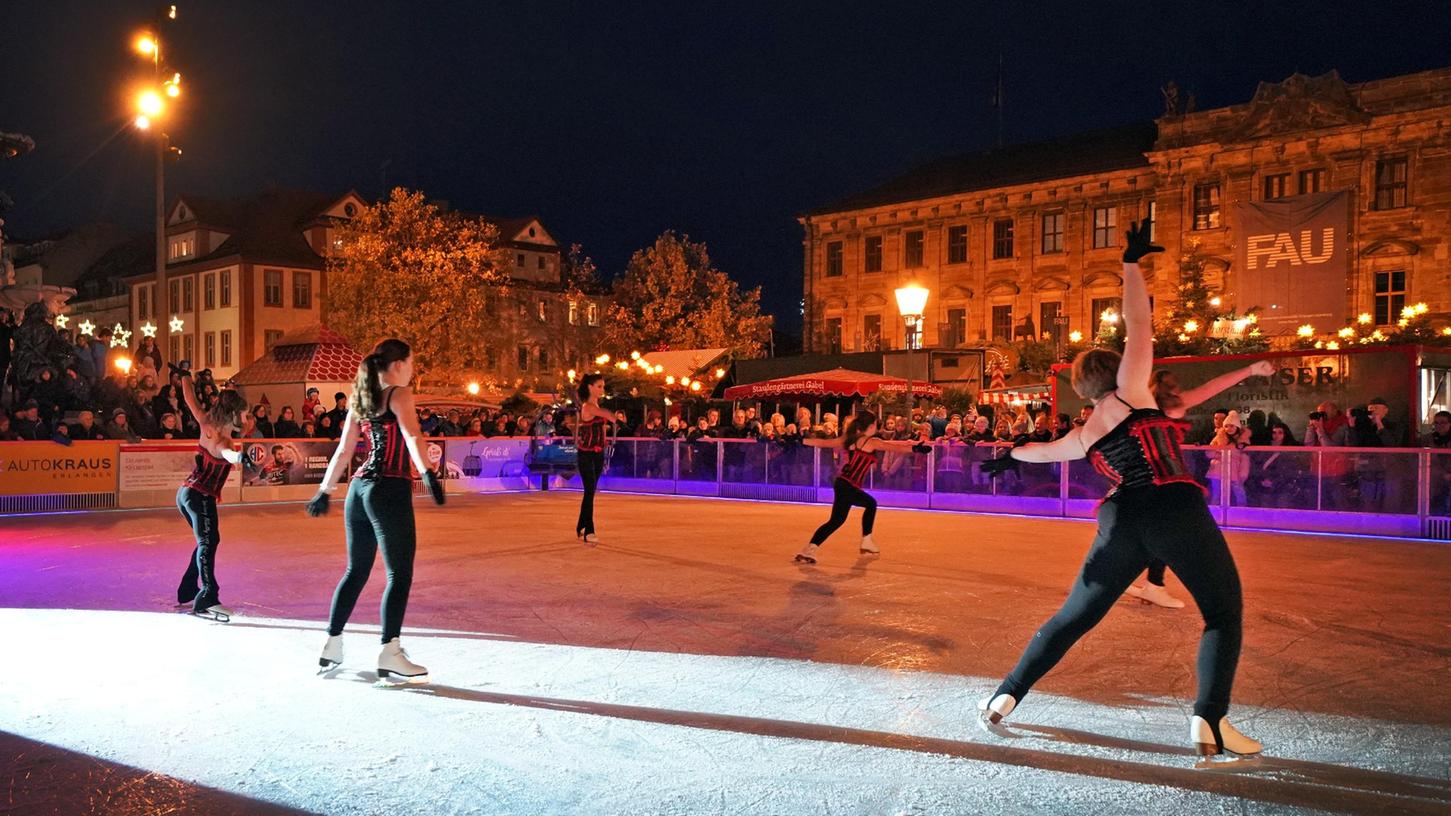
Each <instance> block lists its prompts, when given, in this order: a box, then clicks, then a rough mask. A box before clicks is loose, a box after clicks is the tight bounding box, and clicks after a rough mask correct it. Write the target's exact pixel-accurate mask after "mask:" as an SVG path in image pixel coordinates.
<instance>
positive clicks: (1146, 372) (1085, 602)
mask: <svg viewBox="0 0 1451 816" xmlns="http://www.w3.org/2000/svg"><path fill="white" fill-rule="evenodd" d="M1161 251H1163V250H1162V248H1161V247H1156V246H1153V245H1151V244H1150V243H1149V234H1148V224H1147V223H1143V224H1139V225H1135V226H1134V228H1133V229H1130V230H1129V233H1128V240H1127V242H1126V244H1125V248H1124V254H1123V261H1124V304H1123V317H1124V332H1125V343H1124V353H1123V355H1122V357H1120V355H1118V354H1116V353H1115V352H1112V351H1109V350H1106V349H1091V350H1089V351H1086V352H1083V353H1082V354H1080V355H1078V357H1077V358H1076V359H1075V360H1074V361H1073V377H1072V382H1073V389H1074V390H1075V391H1077V392H1078V394H1079V395H1080V396H1082V397H1084V398H1086V399H1089V400H1092V401H1093V403H1094V411H1093V414H1092V416H1090V417H1089V418H1088V420H1087V421H1086V422H1085V423H1084V425H1083V426H1082V427H1079V428H1075V429H1074V430H1073V431H1071V432H1070V433H1069V434H1068V435H1067V436H1065V437H1063V438H1062V439H1059V440H1057V441H1054V442H1049V443H1045V444H1027V445H1023V446H1021V447H1016V448H1013V449H1012V450H1010V451H1009V452H1008V456H1007V457H1004V458H1002V459H996V460H993V461H990V462H984V463H983V465H982V467H983V468H984V469H985V470H988V471H989V472H993V473H997V472H1001V471H1002V470H1005V469H1007V468H1010V467H1013V466H1014V463H1015V462H1017V461H1022V462H1061V461H1067V460H1072V459H1080V458H1083V457H1084V456H1089V457H1091V459H1092V461H1093V464H1094V467H1095V468H1096V469H1097V470H1099V471H1100V472H1101V473H1103V474H1104V475H1105V476H1108V477H1109V478H1110V479H1111V480H1112V481H1113V482H1114V487H1113V489H1112V490H1111V491H1110V492H1109V494H1108V496H1107V497H1106V498H1105V499H1104V500H1103V502H1102V504H1100V505H1099V509H1098V534H1097V536H1096V537H1095V538H1094V541H1093V545H1092V547H1091V548H1090V549H1089V552H1088V556H1087V558H1086V559H1085V560H1084V562H1083V567H1082V569H1081V570H1080V572H1079V576H1078V579H1077V580H1076V581H1075V582H1074V584H1073V589H1072V591H1071V592H1070V593H1069V596H1068V600H1067V601H1065V602H1064V603H1063V607H1062V608H1061V609H1059V610H1058V612H1057V614H1055V615H1054V616H1053V617H1052V618H1050V619H1049V620H1048V622H1047V623H1045V624H1044V625H1043V627H1042V628H1041V629H1039V630H1038V633H1037V634H1036V635H1035V636H1034V637H1033V640H1032V642H1031V643H1030V644H1029V645H1028V648H1027V650H1026V651H1025V652H1024V653H1023V656H1022V658H1021V659H1019V661H1018V665H1017V666H1016V667H1015V668H1014V669H1013V671H1012V672H1011V673H1009V674H1008V676H1007V678H1006V679H1004V680H1003V682H1002V685H1000V686H999V687H998V690H997V691H996V692H995V693H994V694H993V695H992V696H991V697H989V698H987V699H984V700H982V701H981V702H980V703H979V704H978V707H979V709H980V710H982V711H983V714H984V716H985V717H986V718H987V719H988V721H989V722H993V723H996V722H998V721H1000V720H1002V718H1003V717H1006V716H1007V715H1009V714H1010V713H1012V711H1013V709H1014V708H1016V707H1017V705H1018V703H1019V702H1020V701H1021V700H1022V699H1023V696H1024V695H1026V694H1027V693H1028V691H1029V690H1030V689H1032V688H1033V685H1034V684H1035V683H1037V682H1038V680H1039V679H1040V678H1041V677H1042V676H1043V675H1044V674H1047V673H1048V671H1049V670H1050V669H1052V668H1053V666H1055V665H1056V664H1057V663H1058V661H1059V660H1060V659H1062V657H1063V655H1064V654H1065V653H1066V652H1067V651H1068V649H1069V648H1070V647H1072V646H1073V644H1074V643H1075V642H1077V641H1078V639H1079V638H1081V637H1083V636H1084V635H1085V634H1087V633H1088V631H1089V630H1090V629H1092V628H1093V627H1094V626H1095V625H1096V624H1097V623H1098V622H1099V621H1100V620H1102V619H1103V616H1104V615H1105V614H1107V613H1108V610H1109V609H1110V608H1112V607H1113V604H1114V602H1115V601H1116V600H1117V599H1118V597H1119V596H1120V595H1122V594H1123V592H1124V590H1125V589H1126V588H1127V587H1128V586H1129V584H1130V582H1132V581H1133V579H1134V576H1136V575H1138V574H1139V572H1140V571H1142V570H1143V569H1144V567H1145V566H1146V565H1147V564H1148V563H1149V560H1150V559H1152V558H1159V559H1161V560H1163V561H1164V562H1165V563H1167V564H1168V565H1169V566H1170V567H1172V568H1173V569H1174V573H1175V574H1176V575H1178V576H1179V577H1180V579H1181V580H1183V582H1184V585H1185V587H1187V588H1188V590H1189V593H1190V594H1191V595H1193V596H1194V600H1195V602H1196V603H1197V604H1198V605H1199V611H1200V613H1201V614H1202V615H1203V616H1204V633H1203V635H1202V636H1201V638H1200V641H1199V658H1198V674H1199V691H1198V696H1197V699H1196V700H1195V703H1194V716H1193V717H1192V718H1191V719H1190V721H1189V739H1190V741H1192V742H1193V743H1194V744H1195V746H1196V747H1197V748H1198V750H1199V753H1200V754H1201V755H1204V756H1208V755H1213V754H1218V753H1220V752H1221V751H1230V752H1232V753H1236V754H1255V753H1258V752H1259V751H1260V748H1261V746H1260V744H1259V743H1258V742H1256V741H1255V740H1252V739H1250V738H1249V737H1246V736H1244V735H1243V734H1241V733H1240V732H1239V731H1237V730H1235V728H1234V726H1233V725H1230V723H1229V720H1228V719H1227V718H1226V714H1227V713H1228V711H1229V698H1230V692H1231V689H1232V687H1233V685H1234V672H1235V668H1236V666H1237V664H1238V662H1239V650H1240V637H1241V624H1242V621H1241V615H1242V608H1241V597H1240V584H1239V572H1238V571H1237V570H1236V569H1235V566H1234V558H1233V556H1231V555H1230V552H1229V546H1228V544H1227V543H1226V542H1225V540H1224V536H1223V534H1221V533H1220V532H1219V528H1218V527H1217V526H1216V525H1215V523H1214V518H1213V517H1212V516H1210V514H1209V508H1208V506H1207V505H1206V504H1205V501H1204V492H1203V490H1202V488H1201V487H1200V486H1199V484H1198V483H1197V482H1196V481H1194V478H1193V476H1192V475H1191V474H1190V473H1189V470H1188V468H1187V467H1185V464H1184V458H1183V454H1182V452H1181V451H1180V448H1179V444H1180V439H1181V437H1182V436H1183V423H1181V422H1179V421H1177V420H1173V419H1170V418H1169V417H1167V416H1165V414H1164V412H1163V411H1162V410H1160V409H1159V408H1158V406H1157V404H1156V403H1155V401H1154V395H1153V393H1152V392H1151V391H1150V390H1149V376H1150V373H1151V369H1152V367H1153V362H1154V360H1153V348H1152V346H1151V345H1150V336H1151V334H1152V328H1151V324H1150V310H1149V295H1148V291H1147V290H1146V288H1145V286H1144V278H1143V273H1142V272H1141V271H1140V270H1139V264H1138V261H1139V259H1140V258H1142V257H1143V256H1144V255H1147V254H1149V253H1151V252H1161Z"/></svg>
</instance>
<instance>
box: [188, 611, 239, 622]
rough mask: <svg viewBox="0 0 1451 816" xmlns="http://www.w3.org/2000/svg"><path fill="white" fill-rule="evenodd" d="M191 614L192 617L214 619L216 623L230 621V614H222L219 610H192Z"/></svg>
mask: <svg viewBox="0 0 1451 816" xmlns="http://www.w3.org/2000/svg"><path fill="white" fill-rule="evenodd" d="M191 616H192V617H194V618H201V619H202V620H209V621H214V622H216V623H231V622H232V616H231V615H224V614H222V613H220V612H192V613H191Z"/></svg>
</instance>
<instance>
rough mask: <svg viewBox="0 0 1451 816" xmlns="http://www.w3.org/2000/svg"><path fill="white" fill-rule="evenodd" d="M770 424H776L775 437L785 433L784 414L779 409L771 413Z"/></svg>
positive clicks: (778, 437)
mask: <svg viewBox="0 0 1451 816" xmlns="http://www.w3.org/2000/svg"><path fill="white" fill-rule="evenodd" d="M771 424H772V425H774V426H776V438H777V439H780V438H781V437H782V436H783V435H785V433H786V416H785V415H784V414H782V413H781V412H780V411H777V412H776V413H774V414H771Z"/></svg>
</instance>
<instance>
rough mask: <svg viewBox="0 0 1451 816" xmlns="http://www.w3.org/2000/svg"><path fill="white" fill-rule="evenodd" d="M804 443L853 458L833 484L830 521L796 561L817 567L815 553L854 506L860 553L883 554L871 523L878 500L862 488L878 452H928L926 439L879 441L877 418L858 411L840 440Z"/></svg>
mask: <svg viewBox="0 0 1451 816" xmlns="http://www.w3.org/2000/svg"><path fill="white" fill-rule="evenodd" d="M801 441H802V443H803V444H806V445H810V446H812V447H813V448H835V447H841V448H843V449H844V450H846V452H847V453H848V454H849V455H850V458H849V459H847V461H846V464H845V465H843V466H842V468H841V470H840V471H839V472H838V473H837V474H836V480H835V481H834V482H832V483H831V490H832V494H833V497H832V500H831V518H829V519H827V520H826V523H825V524H823V525H821V526H820V527H818V528H816V533H815V534H814V535H812V536H811V541H809V542H807V544H806V546H805V547H802V548H801V552H799V553H796V561H798V562H802V563H806V564H815V563H816V554H817V553H818V552H820V551H821V544H822V542H824V541H826V539H827V538H829V537H830V536H831V534H832V533H834V532H836V531H837V529H838V528H840V527H841V525H842V524H845V523H846V517H847V515H849V514H850V513H851V508H852V506H853V505H855V506H857V507H860V508H862V546H861V552H862V553H863V554H868V555H876V554H878V553H880V552H881V550H879V549H878V548H877V544H876V542H874V541H872V523H873V522H874V521H876V518H877V500H876V499H874V498H872V496H871V494H870V493H868V492H866V491H865V490H863V489H862V483H863V482H865V481H866V479H867V474H868V473H870V472H871V470H872V468H873V467H874V466H876V464H877V452H878V451H892V452H894V453H912V452H917V453H926V452H927V451H928V450H930V448H928V447H927V445H926V444H925V442H924V440H917V441H912V440H901V441H898V440H888V439H878V438H877V418H876V416H875V415H873V414H870V413H868V412H866V411H858V412H857V413H856V414H854V415H853V416H852V418H851V419H850V420H848V421H847V423H846V433H844V434H842V435H841V436H840V437H839V438H836V439H803V440H801Z"/></svg>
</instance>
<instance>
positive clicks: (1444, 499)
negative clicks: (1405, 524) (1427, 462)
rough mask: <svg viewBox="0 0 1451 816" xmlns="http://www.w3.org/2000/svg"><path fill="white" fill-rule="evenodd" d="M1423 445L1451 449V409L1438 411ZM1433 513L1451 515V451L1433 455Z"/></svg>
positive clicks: (1423, 439) (1422, 441)
mask: <svg viewBox="0 0 1451 816" xmlns="http://www.w3.org/2000/svg"><path fill="white" fill-rule="evenodd" d="M1421 447H1423V448H1434V449H1437V450H1451V411H1437V412H1436V415H1435V416H1433V417H1431V430H1430V431H1429V432H1428V433H1426V435H1424V436H1422V437H1421ZM1431 513H1432V514H1434V515H1438V516H1445V515H1451V453H1441V454H1432V455H1431Z"/></svg>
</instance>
